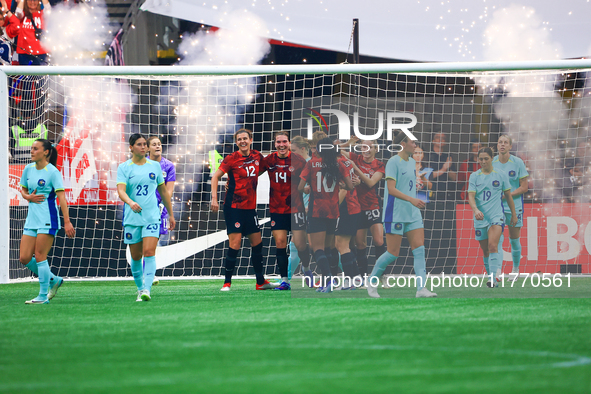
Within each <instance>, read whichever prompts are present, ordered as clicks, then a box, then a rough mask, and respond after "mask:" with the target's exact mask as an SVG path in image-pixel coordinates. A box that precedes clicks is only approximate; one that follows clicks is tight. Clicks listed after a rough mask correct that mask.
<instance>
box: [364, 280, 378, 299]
mask: <svg viewBox="0 0 591 394" xmlns="http://www.w3.org/2000/svg"><path fill="white" fill-rule="evenodd" d="M367 282H368V283H367V294H368V295H369V296H370V297H371V298H380V295H379V294H378V287H377V286H372V285H371V283H370V282H371V281H369V280H368V281H367Z"/></svg>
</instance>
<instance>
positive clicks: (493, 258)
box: [488, 253, 502, 284]
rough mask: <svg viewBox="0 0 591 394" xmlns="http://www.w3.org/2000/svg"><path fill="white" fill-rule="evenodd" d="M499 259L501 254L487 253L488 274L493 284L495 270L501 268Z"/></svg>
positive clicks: (495, 274)
mask: <svg viewBox="0 0 591 394" xmlns="http://www.w3.org/2000/svg"><path fill="white" fill-rule="evenodd" d="M500 259H502V255H501V254H500V253H491V254H490V255H489V263H488V264H489V267H490V271H489V275H491V278H492V279H493V284H494V279H495V278H496V276H497V270H498V269H499V268H501V264H500V263H501V261H500Z"/></svg>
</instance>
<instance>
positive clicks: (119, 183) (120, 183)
mask: <svg viewBox="0 0 591 394" xmlns="http://www.w3.org/2000/svg"><path fill="white" fill-rule="evenodd" d="M117 184H118V185H127V183H125V182H117Z"/></svg>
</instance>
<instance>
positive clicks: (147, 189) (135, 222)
mask: <svg viewBox="0 0 591 394" xmlns="http://www.w3.org/2000/svg"><path fill="white" fill-rule="evenodd" d="M163 183H164V178H163V177H162V169H161V168H160V163H158V162H157V161H153V160H150V159H146V163H145V164H144V165H141V166H140V165H137V164H134V163H133V161H131V159H130V160H127V161H126V162H125V163H123V164H121V165H119V167H118V168H117V184H124V185H126V188H125V191H126V193H127V195H128V196H129V198H131V199H132V200H133V201H135V202H137V203H138V204H139V205H140V207H142V210H141V212H139V213H136V212H134V211H132V210H131V207H130V206H129V205H128V204H125V209H124V211H123V225H124V226H145V225H149V224H154V223H160V209H159V207H158V201H157V199H156V189H157V188H158V186H160V185H162V184H163Z"/></svg>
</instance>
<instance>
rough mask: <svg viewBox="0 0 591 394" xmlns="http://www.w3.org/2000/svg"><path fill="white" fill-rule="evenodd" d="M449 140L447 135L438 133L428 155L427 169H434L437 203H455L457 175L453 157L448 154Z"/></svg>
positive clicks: (432, 178) (433, 176)
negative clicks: (445, 201)
mask: <svg viewBox="0 0 591 394" xmlns="http://www.w3.org/2000/svg"><path fill="white" fill-rule="evenodd" d="M446 146H447V139H446V136H445V134H443V133H436V134H435V135H434V136H433V141H432V143H431V152H430V153H429V154H428V155H427V160H426V161H427V163H426V165H425V167H430V168H433V173H432V174H431V180H432V183H433V196H434V200H436V201H444V200H448V201H454V200H455V192H456V184H455V181H456V180H457V173H456V166H455V164H454V163H453V162H452V157H451V155H450V154H449V153H446V152H445V151H446V149H445V148H446Z"/></svg>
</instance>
